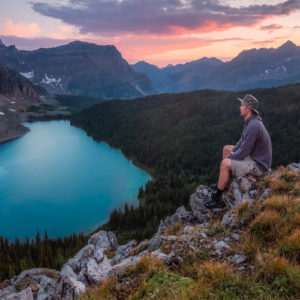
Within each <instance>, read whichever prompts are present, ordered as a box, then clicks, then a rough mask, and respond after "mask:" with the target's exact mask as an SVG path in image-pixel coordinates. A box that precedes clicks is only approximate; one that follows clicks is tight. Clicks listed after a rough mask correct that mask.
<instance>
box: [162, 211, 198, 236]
mask: <svg viewBox="0 0 300 300" xmlns="http://www.w3.org/2000/svg"><path fill="white" fill-rule="evenodd" d="M194 219H195V218H194V215H193V213H192V212H190V211H187V210H186V209H185V207H184V206H180V207H178V208H177V210H176V212H175V213H174V214H173V215H172V216H170V217H166V219H165V220H164V221H162V220H161V221H160V224H159V227H158V231H157V233H158V234H162V233H163V232H164V230H165V229H166V228H167V227H169V226H170V225H172V224H175V223H182V224H187V223H190V222H192V221H193V220H194Z"/></svg>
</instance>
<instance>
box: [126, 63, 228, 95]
mask: <svg viewBox="0 0 300 300" xmlns="http://www.w3.org/2000/svg"><path fill="white" fill-rule="evenodd" d="M222 64H223V62H222V61H221V60H219V59H217V58H207V57H203V58H201V59H198V60H195V61H191V62H188V63H185V64H178V65H175V66H173V65H169V66H167V67H165V68H158V67H157V66H155V65H150V64H148V63H146V62H144V61H142V62H138V63H136V64H134V65H132V67H133V69H134V70H135V71H137V72H140V73H143V74H145V75H147V76H148V77H149V78H150V80H151V82H152V86H153V88H154V89H155V91H156V92H157V93H174V92H175V93H177V92H185V91H192V90H198V89H199V85H201V83H202V81H203V79H205V78H206V77H207V76H209V75H210V74H211V73H212V72H213V71H214V70H215V69H216V68H217V67H218V66H220V65H222Z"/></svg>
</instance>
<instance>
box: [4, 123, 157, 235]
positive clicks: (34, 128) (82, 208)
mask: <svg viewBox="0 0 300 300" xmlns="http://www.w3.org/2000/svg"><path fill="white" fill-rule="evenodd" d="M24 125H25V126H28V127H29V128H30V129H31V130H30V133H29V134H28V135H25V136H24V138H22V140H20V142H18V143H15V142H13V140H11V141H10V142H6V143H2V144H1V145H2V146H4V148H3V147H0V148H1V149H0V165H1V167H0V177H1V178H0V189H1V190H2V195H3V199H4V202H2V203H0V204H1V206H3V208H1V207H0V212H1V211H2V212H1V213H0V220H1V219H2V222H1V221H0V227H2V228H3V230H4V228H6V229H5V231H1V232H0V235H1V236H3V237H7V238H8V239H9V240H10V241H13V240H14V239H15V236H17V237H19V239H22V240H23V239H24V240H25V239H26V238H27V237H28V238H32V237H34V235H35V233H36V232H37V231H39V232H40V233H41V234H42V235H43V234H44V232H45V231H47V234H48V236H51V237H65V236H69V234H71V233H73V232H75V233H78V234H79V233H82V234H84V235H87V236H88V235H89V234H91V233H93V232H94V231H95V229H97V228H99V227H100V226H102V225H104V224H105V223H106V222H107V221H108V220H109V216H110V213H111V212H112V211H113V210H114V209H119V208H121V209H122V208H123V206H124V204H125V203H127V204H128V205H131V204H133V205H138V198H137V194H138V190H139V187H140V186H141V185H145V184H146V182H148V181H149V180H152V178H151V175H150V174H149V173H147V172H145V170H143V169H142V168H137V166H136V165H135V164H134V163H133V161H131V160H128V159H127V158H126V156H125V155H124V154H123V153H122V151H120V150H119V149H115V148H112V147H110V146H109V145H108V144H107V143H104V142H100V143H99V142H96V141H94V140H93V139H91V138H90V137H88V136H87V135H86V133H85V132H84V131H83V130H82V129H79V128H76V127H75V126H71V124H70V121H69V120H59V121H57V120H55V121H49V122H48V123H46V122H34V123H24ZM28 130H29V129H28ZM14 147H15V148H16V150H14ZM19 148H20V150H21V149H22V151H19ZM15 155H18V156H17V157H15ZM53 155H54V156H53ZM57 155H58V157H57ZM52 156H53V157H52ZM49 168H50V169H49ZM48 169H49V170H48ZM14 172H15V173H14ZM28 172H29V173H28ZM32 172H33V173H32ZM27 174H28V175H27ZM16 179H17V182H15V180H16ZM53 180H55V181H54V182H53ZM15 183H17V185H15ZM50 186H52V187H53V188H50ZM49 188H50V189H49ZM61 189H62V190H61ZM64 189H66V191H65V190H64ZM28 192H29V193H28ZM28 201H29V202H28ZM40 201H43V203H45V205H46V206H45V208H44V204H43V206H41V205H42V204H40ZM27 202H28V205H27ZM35 202H36V204H35ZM14 203H15V204H14ZM70 204H71V206H70ZM49 205H51V206H50V208H49V209H50V210H49V211H48V208H47V207H48V206H49ZM60 205H62V207H61V208H60ZM73 206H74V207H73ZM14 207H16V209H17V210H15V208H14ZM41 207H43V209H42V210H41ZM56 207H57V208H56ZM73 210H74V212H73V213H72V211H73ZM5 211H7V212H5ZM39 211H41V212H40V213H39ZM64 211H66V212H64ZM4 213H5V214H6V215H3V214H4ZM1 214H2V216H1ZM50 214H53V217H50ZM10 215H11V217H10ZM25 215H27V216H30V219H31V221H30V222H27V221H26V220H25V219H24V218H25ZM47 215H49V217H48V216H47ZM47 218H48V219H49V218H50V219H49V220H48V219H47ZM53 218H54V219H55V220H56V221H55V223H57V224H53V222H52V220H53ZM11 219H12V220H11ZM23 219H24V220H23ZM13 220H15V222H16V220H18V221H17V222H16V224H14V222H13ZM20 222H21V223H22V224H24V225H25V227H24V228H23V227H22V226H23V225H22V226H21V225H19V223H20ZM24 222H25V223H24ZM66 222H67V224H66V226H65V225H63V224H64V223H66ZM1 223H2V224H1ZM58 223H59V224H61V225H58ZM45 224H46V225H45ZM32 227H33V228H36V229H32ZM56 227H57V229H53V228H56ZM14 228H16V229H14ZM26 228H28V229H26ZM30 228H31V229H30ZM51 228H52V229H51ZM22 231H23V233H22Z"/></svg>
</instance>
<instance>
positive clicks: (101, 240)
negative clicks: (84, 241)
mask: <svg viewBox="0 0 300 300" xmlns="http://www.w3.org/2000/svg"><path fill="white" fill-rule="evenodd" d="M88 244H89V245H94V246H95V250H98V249H103V250H107V249H112V250H115V249H116V248H117V247H118V241H117V238H116V236H115V234H114V233H113V232H108V231H99V232H97V233H95V234H93V235H92V236H91V238H90V239H89V242H88Z"/></svg>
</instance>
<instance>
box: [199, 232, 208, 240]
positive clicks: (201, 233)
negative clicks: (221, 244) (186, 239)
mask: <svg viewBox="0 0 300 300" xmlns="http://www.w3.org/2000/svg"><path fill="white" fill-rule="evenodd" d="M200 235H201V236H202V237H203V238H205V239H206V238H207V235H206V233H205V232H204V231H200Z"/></svg>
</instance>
